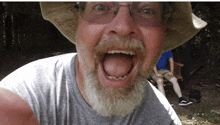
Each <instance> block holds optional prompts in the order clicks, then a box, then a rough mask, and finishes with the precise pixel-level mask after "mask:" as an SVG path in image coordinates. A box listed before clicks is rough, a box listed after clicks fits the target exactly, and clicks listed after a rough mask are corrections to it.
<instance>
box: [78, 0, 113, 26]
mask: <svg viewBox="0 0 220 125" xmlns="http://www.w3.org/2000/svg"><path fill="white" fill-rule="evenodd" d="M116 10H117V5H116V3H114V2H88V3H83V4H82V5H81V6H80V13H81V16H82V17H83V19H84V20H86V21H89V22H92V23H100V24H105V23H110V22H111V21H112V20H113V19H114V17H115V14H114V12H115V11H116Z"/></svg>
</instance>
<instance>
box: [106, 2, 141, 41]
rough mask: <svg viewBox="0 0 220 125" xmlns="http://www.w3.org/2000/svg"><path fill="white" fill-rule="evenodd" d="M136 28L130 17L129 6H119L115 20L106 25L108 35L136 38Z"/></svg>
mask: <svg viewBox="0 0 220 125" xmlns="http://www.w3.org/2000/svg"><path fill="white" fill-rule="evenodd" d="M138 31H139V30H138V26H137V24H136V23H135V22H134V20H133V18H132V17H131V15H130V8H129V6H121V7H120V8H119V10H118V13H117V15H116V16H115V18H114V19H113V20H112V21H111V22H110V23H109V24H108V25H107V27H106V33H107V34H108V35H119V36H123V37H126V36H129V37H132V38H135V37H138Z"/></svg>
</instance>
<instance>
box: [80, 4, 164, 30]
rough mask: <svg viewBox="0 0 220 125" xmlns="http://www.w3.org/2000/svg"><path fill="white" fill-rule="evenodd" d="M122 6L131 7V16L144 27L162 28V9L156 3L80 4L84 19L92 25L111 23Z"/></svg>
mask: <svg viewBox="0 0 220 125" xmlns="http://www.w3.org/2000/svg"><path fill="white" fill-rule="evenodd" d="M121 6H129V10H130V12H129V13H130V16H131V17H132V18H133V20H134V21H135V22H136V23H137V24H138V25H142V26H161V25H162V24H163V21H162V12H161V11H162V7H161V8H158V7H156V6H155V4H154V3H149V2H146V3H140V2H134V3H131V4H125V3H124V4H123V3H117V2H89V3H86V2H80V3H79V10H80V15H81V16H82V18H83V19H84V20H86V21H88V22H91V23H98V24H106V23H110V22H111V21H112V20H113V19H114V18H115V17H116V15H117V14H118V11H119V9H120V7H121Z"/></svg>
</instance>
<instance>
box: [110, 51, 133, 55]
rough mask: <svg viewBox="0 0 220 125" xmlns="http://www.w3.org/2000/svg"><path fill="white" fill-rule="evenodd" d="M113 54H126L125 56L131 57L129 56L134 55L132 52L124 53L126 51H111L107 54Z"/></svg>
mask: <svg viewBox="0 0 220 125" xmlns="http://www.w3.org/2000/svg"><path fill="white" fill-rule="evenodd" d="M115 53H121V54H126V55H131V56H133V55H135V53H134V52H132V51H126V50H111V51H109V52H108V54H115Z"/></svg>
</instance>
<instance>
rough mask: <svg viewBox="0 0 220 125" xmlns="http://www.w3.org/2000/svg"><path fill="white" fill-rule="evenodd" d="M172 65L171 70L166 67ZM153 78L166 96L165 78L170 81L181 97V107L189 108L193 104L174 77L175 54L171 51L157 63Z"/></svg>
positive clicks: (163, 55) (165, 53) (164, 54)
mask: <svg viewBox="0 0 220 125" xmlns="http://www.w3.org/2000/svg"><path fill="white" fill-rule="evenodd" d="M168 61H169V63H170V70H169V69H168V68H167V67H166V65H167V62H168ZM151 77H152V79H153V80H154V81H156V83H157V87H158V89H159V90H160V91H161V93H163V95H164V96H166V94H165V90H164V78H165V79H167V80H168V81H170V82H171V83H172V84H173V89H174V91H175V93H176V94H177V96H178V97H179V105H180V106H187V105H190V104H192V103H193V102H190V101H187V100H186V99H185V98H184V97H183V96H182V92H181V89H180V86H179V83H178V80H177V78H176V77H175V76H174V59H173V54H172V52H171V51H167V52H164V53H163V54H162V55H161V57H160V59H159V61H158V62H157V64H156V66H154V68H153V72H152V74H151Z"/></svg>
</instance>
